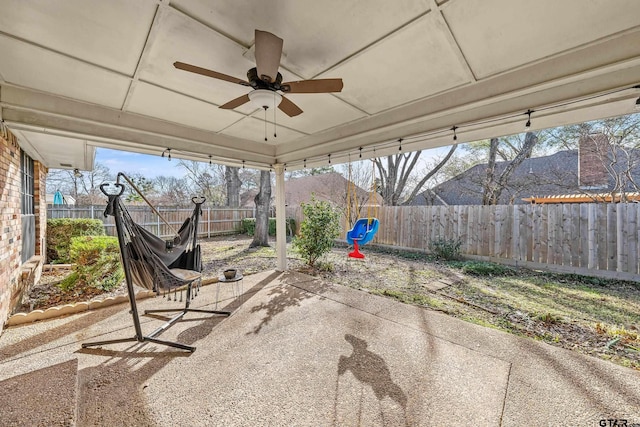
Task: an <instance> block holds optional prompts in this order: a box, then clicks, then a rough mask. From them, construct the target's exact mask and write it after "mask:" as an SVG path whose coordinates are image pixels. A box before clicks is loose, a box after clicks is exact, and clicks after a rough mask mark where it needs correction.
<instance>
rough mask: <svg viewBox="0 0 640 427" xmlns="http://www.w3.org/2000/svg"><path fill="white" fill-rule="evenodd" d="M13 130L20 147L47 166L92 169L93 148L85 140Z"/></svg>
mask: <svg viewBox="0 0 640 427" xmlns="http://www.w3.org/2000/svg"><path fill="white" fill-rule="evenodd" d="M14 132H15V133H16V136H17V138H18V143H19V144H20V147H21V148H22V149H23V150H25V151H26V152H27V154H29V155H30V156H31V157H32V158H33V159H35V160H38V161H39V162H41V163H43V164H44V165H45V166H46V167H48V168H54V169H75V168H78V169H80V170H91V169H93V160H94V156H95V148H94V147H93V146H91V145H89V144H87V141H85V140H82V139H76V138H68V137H62V136H56V135H48V134H44V133H37V132H30V131H24V130H19V131H14Z"/></svg>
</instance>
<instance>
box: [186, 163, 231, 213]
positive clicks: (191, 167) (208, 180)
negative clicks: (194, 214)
mask: <svg viewBox="0 0 640 427" xmlns="http://www.w3.org/2000/svg"><path fill="white" fill-rule="evenodd" d="M178 165H179V166H180V167H182V168H183V169H184V170H185V171H186V178H187V179H188V180H189V181H190V182H191V183H192V184H193V185H194V186H195V187H196V188H197V189H198V192H199V193H200V194H202V195H203V196H204V197H205V198H206V199H207V202H208V203H211V204H212V205H216V206H224V205H225V204H226V186H225V185H224V182H225V177H224V166H222V165H218V164H216V163H212V164H210V165H208V164H206V163H203V162H196V161H193V160H180V161H179V162H178Z"/></svg>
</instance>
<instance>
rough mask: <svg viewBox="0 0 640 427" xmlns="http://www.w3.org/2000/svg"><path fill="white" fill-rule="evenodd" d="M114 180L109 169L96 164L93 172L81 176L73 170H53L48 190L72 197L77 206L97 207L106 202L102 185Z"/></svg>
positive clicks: (50, 173)
mask: <svg viewBox="0 0 640 427" xmlns="http://www.w3.org/2000/svg"><path fill="white" fill-rule="evenodd" d="M112 179H113V176H112V174H111V171H110V170H109V168H108V167H107V166H105V165H104V164H102V163H99V162H96V164H95V165H94V168H93V170H91V171H82V173H81V174H80V175H79V176H76V174H74V172H73V171H72V170H68V169H51V170H50V171H49V173H48V174H47V188H49V189H50V191H51V192H55V191H58V190H59V191H60V192H61V193H63V194H69V195H71V196H72V197H73V198H74V199H75V200H76V203H77V204H86V205H95V204H99V203H102V202H103V201H104V200H105V198H104V196H103V195H102V193H101V192H100V185H101V184H104V183H105V182H108V181H110V180H112Z"/></svg>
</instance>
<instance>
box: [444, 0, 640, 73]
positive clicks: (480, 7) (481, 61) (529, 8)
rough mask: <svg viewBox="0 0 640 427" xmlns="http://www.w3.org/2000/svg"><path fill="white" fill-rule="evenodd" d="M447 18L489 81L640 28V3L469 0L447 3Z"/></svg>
mask: <svg viewBox="0 0 640 427" xmlns="http://www.w3.org/2000/svg"><path fill="white" fill-rule="evenodd" d="M621 11H624V13H621ZM442 13H443V15H444V17H445V19H446V21H447V23H448V24H449V26H450V28H451V31H452V33H453V35H454V37H455V39H456V41H457V42H458V44H459V45H460V48H461V50H462V52H463V53H464V56H465V58H466V59H467V61H468V62H469V65H470V66H471V68H472V69H473V72H474V74H475V76H476V77H477V78H478V79H483V78H486V77H488V76H491V75H494V74H497V73H500V72H504V71H506V70H510V69H513V68H517V67H521V66H522V65H523V64H528V63H531V62H534V61H538V60H541V59H544V58H548V57H550V56H552V55H556V54H559V53H561V52H564V51H570V50H572V49H575V48H576V47H577V46H583V45H585V44H588V43H591V42H593V41H594V40H598V39H600V38H602V37H607V36H610V35H612V34H616V33H618V32H621V31H624V30H627V29H629V28H633V27H637V26H638V24H639V22H640V21H639V19H638V17H639V16H640V2H638V1H636V0H613V1H612V0H589V1H584V0H562V1H557V0H537V1H530V0H509V1H503V0H465V1H457V2H456V1H454V2H449V3H447V4H446V5H444V6H443V7H442ZM487 23H491V25H487Z"/></svg>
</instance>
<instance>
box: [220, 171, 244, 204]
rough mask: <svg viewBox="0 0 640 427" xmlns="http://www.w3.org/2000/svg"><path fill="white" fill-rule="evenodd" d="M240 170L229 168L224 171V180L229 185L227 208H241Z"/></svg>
mask: <svg viewBox="0 0 640 427" xmlns="http://www.w3.org/2000/svg"><path fill="white" fill-rule="evenodd" d="M239 170H240V169H239V168H234V167H231V166H227V167H226V168H225V170H224V179H225V181H226V183H227V206H228V207H230V208H238V207H240V186H241V185H242V181H240V176H239V175H238V171H239Z"/></svg>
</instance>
